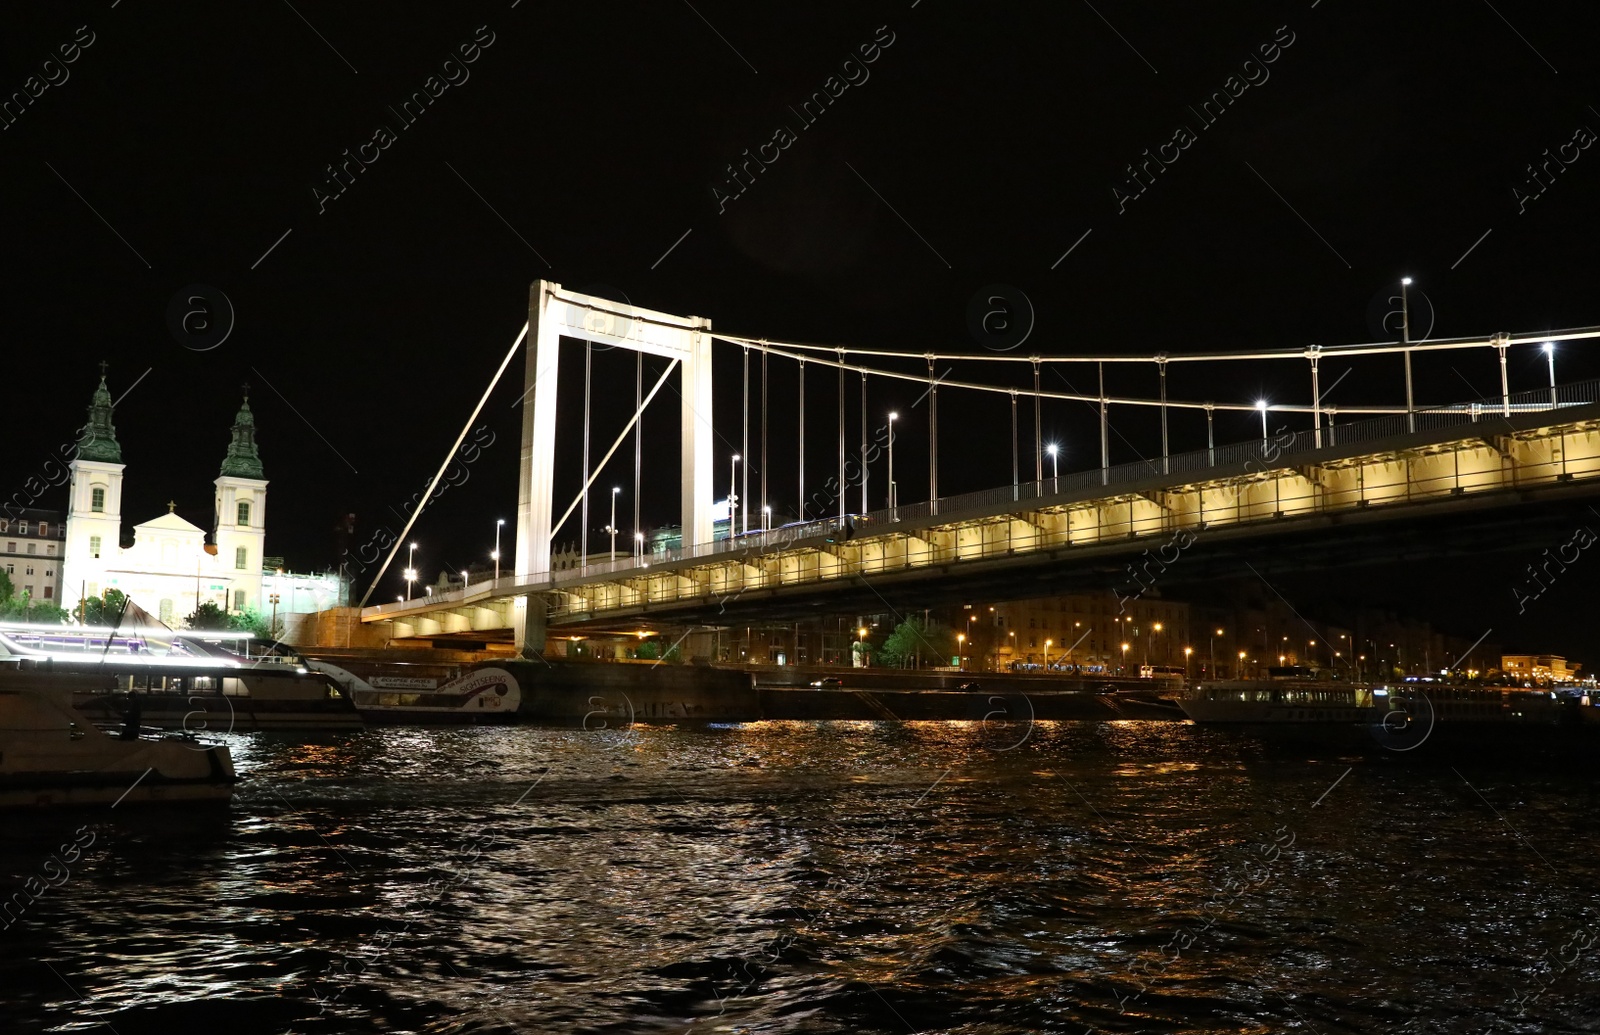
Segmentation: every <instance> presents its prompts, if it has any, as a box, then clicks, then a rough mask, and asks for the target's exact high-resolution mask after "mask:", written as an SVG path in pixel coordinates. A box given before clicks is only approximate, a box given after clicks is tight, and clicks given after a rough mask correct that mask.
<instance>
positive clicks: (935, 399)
mask: <svg viewBox="0 0 1600 1035" xmlns="http://www.w3.org/2000/svg"><path fill="white" fill-rule="evenodd" d="M938 499H939V382H938V381H937V380H936V379H935V378H934V376H933V359H932V357H929V359H928V510H929V512H930V513H933V514H937V513H938V512H939V504H938Z"/></svg>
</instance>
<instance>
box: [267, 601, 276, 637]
mask: <svg viewBox="0 0 1600 1035" xmlns="http://www.w3.org/2000/svg"><path fill="white" fill-rule="evenodd" d="M267 599H268V600H270V601H272V625H270V626H269V627H268V628H269V629H270V630H271V632H272V638H273V639H277V638H278V594H276V593H274V594H272V595H271V596H269V597H268V598H267Z"/></svg>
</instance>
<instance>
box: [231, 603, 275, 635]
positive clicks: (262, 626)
mask: <svg viewBox="0 0 1600 1035" xmlns="http://www.w3.org/2000/svg"><path fill="white" fill-rule="evenodd" d="M228 628H230V629H232V630H234V631H235V632H247V633H253V634H254V635H256V636H259V637H261V638H262V639H266V640H270V639H273V638H274V637H273V634H272V629H271V628H270V627H269V626H268V624H267V618H266V616H265V615H263V614H262V613H261V612H260V611H258V610H257V609H255V608H253V607H247V608H245V609H244V610H243V611H241V612H239V613H238V614H236V615H229V616H228Z"/></svg>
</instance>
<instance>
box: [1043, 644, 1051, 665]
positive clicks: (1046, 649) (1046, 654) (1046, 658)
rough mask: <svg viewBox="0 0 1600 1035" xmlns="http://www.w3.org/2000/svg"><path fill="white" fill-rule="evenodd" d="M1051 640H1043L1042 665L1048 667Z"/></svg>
mask: <svg viewBox="0 0 1600 1035" xmlns="http://www.w3.org/2000/svg"><path fill="white" fill-rule="evenodd" d="M1051 642H1052V641H1050V640H1045V641H1044V667H1045V668H1049V667H1050V644H1051Z"/></svg>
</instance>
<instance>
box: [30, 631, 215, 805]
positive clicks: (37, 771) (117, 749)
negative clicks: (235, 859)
mask: <svg viewBox="0 0 1600 1035" xmlns="http://www.w3.org/2000/svg"><path fill="white" fill-rule="evenodd" d="M111 685H112V678H111V676H110V675H108V674H85V673H60V672H56V671H54V670H53V666H52V665H49V664H48V663H44V664H39V663H28V662H24V663H20V664H19V663H15V662H13V663H8V664H4V665H0V807H4V808H30V807H48V806H58V805H91V804H107V805H111V806H113V807H115V806H118V805H124V804H130V803H149V802H195V801H226V800H227V799H228V797H229V796H230V795H231V794H232V793H233V785H234V783H235V782H236V781H237V776H236V775H235V773H234V769H233V758H232V755H231V754H230V753H229V751H228V748H227V746H226V745H224V744H218V743H210V742H206V741H202V740H199V739H197V738H195V737H193V736H181V735H177V736H175V735H165V736H160V735H154V736H153V735H151V734H150V733H149V731H147V730H146V729H145V728H144V727H143V726H142V725H141V724H140V722H139V721H138V710H139V709H138V706H137V705H134V706H133V707H132V708H131V709H130V711H129V714H128V717H127V719H125V720H124V723H123V726H122V729H121V731H120V733H119V734H116V735H113V734H112V733H108V732H107V731H106V730H105V729H103V728H101V727H100V726H98V725H96V724H95V722H94V721H93V719H92V718H91V717H90V716H88V715H86V714H85V713H84V712H83V711H81V710H80V709H79V708H78V707H77V706H76V703H75V702H76V699H77V695H78V694H80V693H83V692H86V691H95V690H99V691H109V690H110V689H111Z"/></svg>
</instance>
